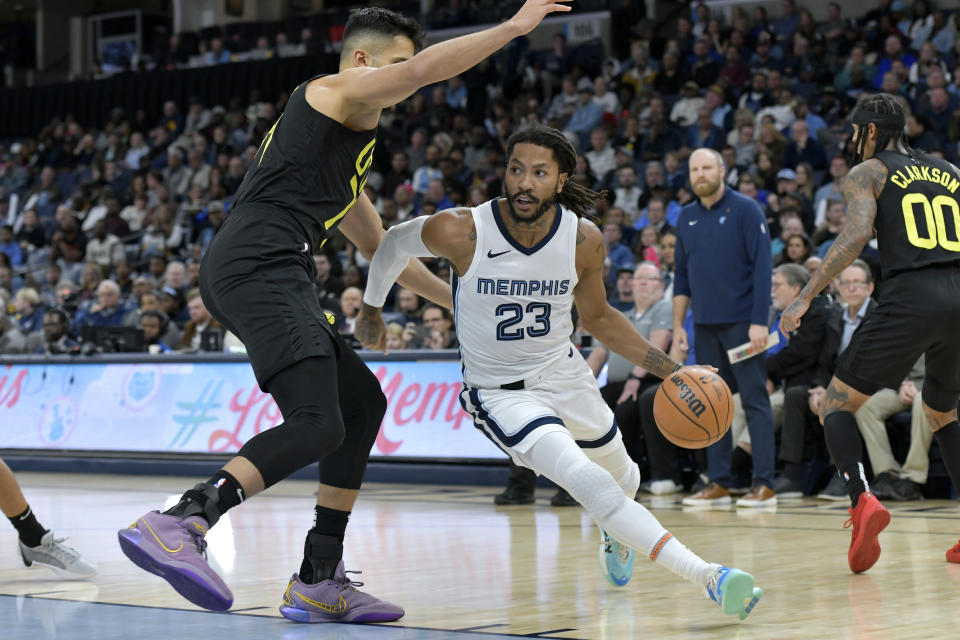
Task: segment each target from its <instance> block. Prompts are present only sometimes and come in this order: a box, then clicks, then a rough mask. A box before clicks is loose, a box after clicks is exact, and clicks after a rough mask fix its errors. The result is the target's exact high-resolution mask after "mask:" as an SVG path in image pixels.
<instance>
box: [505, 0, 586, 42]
mask: <svg viewBox="0 0 960 640" xmlns="http://www.w3.org/2000/svg"><path fill="white" fill-rule="evenodd" d="M571 1H572V0H560V2H554V0H527V1H526V2H525V3H523V6H522V7H520V10H519V11H517V13H516V15H514V16H513V18H511V21H512V22H513V23H514V24H515V25H517V27H518V28H519V29H520V34H521V35H524V34H527V33H530V32H531V31H533V28H534V27H536V26H537V25H538V24H540V21H541V20H543V19H544V18H545V17H546V16H547V15H549V14H551V13H553V12H555V11H560V12H566V11H570V6H569V4H568V3H569V2H571Z"/></svg>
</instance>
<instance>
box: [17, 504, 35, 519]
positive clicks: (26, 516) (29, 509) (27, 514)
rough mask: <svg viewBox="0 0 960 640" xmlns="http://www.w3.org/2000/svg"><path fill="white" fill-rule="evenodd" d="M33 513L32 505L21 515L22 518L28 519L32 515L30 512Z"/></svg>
mask: <svg viewBox="0 0 960 640" xmlns="http://www.w3.org/2000/svg"><path fill="white" fill-rule="evenodd" d="M31 513H33V511H31V508H30V507H27V512H26V513H25V514H23V515H22V516H20V520H26V519H27V518H29V517H30V514H31Z"/></svg>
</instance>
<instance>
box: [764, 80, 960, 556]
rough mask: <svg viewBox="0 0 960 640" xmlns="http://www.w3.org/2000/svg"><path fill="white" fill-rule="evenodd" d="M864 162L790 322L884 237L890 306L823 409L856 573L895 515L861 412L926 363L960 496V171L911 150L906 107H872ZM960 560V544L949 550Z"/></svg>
mask: <svg viewBox="0 0 960 640" xmlns="http://www.w3.org/2000/svg"><path fill="white" fill-rule="evenodd" d="M852 120H853V127H854V143H855V144H856V145H857V154H858V161H859V162H860V164H858V165H857V166H855V167H854V168H853V169H852V170H851V171H850V174H849V175H848V176H847V178H846V180H845V182H844V187H843V191H844V198H845V199H846V205H847V224H846V226H845V227H844V229H843V231H842V232H841V233H840V235H839V236H838V237H837V239H836V241H835V242H834V243H833V245H832V246H831V247H830V250H829V251H828V252H827V255H826V256H825V258H824V260H823V264H822V265H820V268H819V269H818V270H817V272H816V273H815V274H814V275H813V277H812V278H811V280H810V282H809V283H808V284H807V285H806V286H805V287H804V289H803V290H802V291H801V292H800V295H799V296H798V298H797V299H796V301H794V303H793V304H791V305H790V306H789V307H787V309H786V310H785V311H784V312H783V316H782V317H781V320H780V328H781V330H783V332H784V333H785V334H786V333H788V332H790V331H793V330H794V329H796V328H797V326H799V323H800V318H801V317H802V316H803V314H804V313H805V312H806V310H807V307H808V305H809V303H810V300H812V299H813V297H814V296H816V295H817V294H818V293H819V292H820V291H821V290H823V289H824V287H826V286H827V285H828V284H829V283H830V282H831V281H832V280H833V279H834V278H836V277H837V276H838V275H840V273H841V272H842V271H843V270H844V269H845V268H846V267H847V266H849V265H850V263H851V262H853V260H854V259H855V258H856V257H857V256H859V255H860V252H861V250H862V249H863V247H864V245H866V243H867V241H869V240H870V238H871V237H872V236H873V233H874V230H876V234H877V243H878V248H879V251H880V266H881V269H882V271H883V273H882V276H883V277H882V280H881V282H880V286H879V291H880V295H879V301H880V303H879V305H878V306H877V308H876V310H875V311H874V312H873V313H871V314H870V316H869V317H868V318H867V319H866V320H864V322H863V324H862V325H861V326H860V327H859V328H858V329H857V331H856V333H855V334H854V335H853V339H852V340H851V342H850V345H849V346H848V347H847V349H846V350H845V351H844V352H843V354H841V356H840V360H839V362H838V363H837V370H836V372H835V373H834V377H833V380H831V382H830V386H829V387H828V388H827V392H826V397H825V399H824V402H823V407H822V409H821V422H823V428H824V437H825V438H826V441H827V447H828V448H829V449H830V455H831V456H832V457H833V460H834V463H835V464H836V465H837V470H838V473H839V474H840V476H841V477H842V478H843V480H844V481H845V482H846V487H847V493H848V494H849V495H850V501H851V505H852V508H851V509H850V520H849V521H848V524H852V525H853V532H852V536H851V541H850V548H849V550H848V552H847V561H848V563H849V565H850V570H851V571H853V572H854V573H860V572H862V571H866V570H867V569H869V568H870V567H871V566H873V564H874V563H876V561H877V560H878V559H879V558H880V542H879V538H878V536H879V533H880V531H882V530H883V529H884V528H885V527H886V526H887V524H888V523H889V521H890V514H889V512H887V510H886V509H885V508H884V507H883V505H882V504H880V502H879V501H878V500H877V498H876V497H875V496H874V495H873V494H872V493H870V487H869V485H868V484H867V480H866V477H865V475H864V472H863V464H862V462H861V460H862V458H863V453H862V450H861V445H860V436H859V433H858V431H857V423H856V420H855V419H854V414H856V412H857V410H858V409H859V408H860V406H861V405H862V404H863V403H864V402H865V401H866V400H867V399H868V398H869V397H870V396H871V395H872V394H873V393H875V392H876V391H878V390H879V389H880V388H881V387H888V388H892V389H896V388H897V387H899V386H900V383H901V382H902V381H903V379H904V377H905V376H906V374H907V372H908V371H909V370H910V367H911V366H912V365H913V363H914V362H916V361H917V359H918V358H919V357H920V355H921V354H924V355H926V374H925V377H924V382H923V408H924V411H925V413H926V415H927V418H928V419H929V422H930V425H931V427H932V429H933V431H934V437H936V439H937V442H938V443H939V445H940V450H941V452H942V453H943V459H944V462H945V463H946V466H947V469H948V471H949V473H950V477H951V478H952V480H953V483H954V485H955V486H960V485H958V482H960V426H958V424H957V400H958V399H960V365H958V363H960V332H958V331H957V327H958V326H960V237H958V234H960V170H958V169H957V168H956V167H954V166H953V165H952V164H950V163H949V162H946V161H944V160H942V159H940V158H937V157H934V156H931V155H929V154H927V153H924V152H922V151H917V150H914V149H911V148H910V147H909V146H908V145H907V143H906V140H905V139H904V135H903V127H904V121H905V112H904V108H903V105H902V104H901V102H900V98H896V97H894V96H891V95H889V94H886V93H880V94H876V95H874V96H870V97H868V98H866V99H864V100H863V101H862V102H861V104H860V105H859V106H858V107H857V109H856V110H855V111H854V114H853V116H852ZM947 560H949V561H950V562H960V545H955V546H954V547H953V548H952V549H950V550H949V551H947Z"/></svg>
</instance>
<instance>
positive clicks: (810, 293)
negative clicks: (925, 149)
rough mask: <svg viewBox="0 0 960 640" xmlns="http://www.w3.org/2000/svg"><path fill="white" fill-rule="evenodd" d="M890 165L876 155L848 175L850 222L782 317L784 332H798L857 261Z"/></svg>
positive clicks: (846, 195)
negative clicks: (818, 299) (828, 289)
mask: <svg viewBox="0 0 960 640" xmlns="http://www.w3.org/2000/svg"><path fill="white" fill-rule="evenodd" d="M886 179H887V168H886V166H884V164H883V163H882V162H881V161H879V160H877V159H876V158H871V159H869V160H867V161H865V162H861V163H860V164H858V165H857V166H855V167H854V168H853V169H851V170H850V173H849V174H847V178H846V180H844V183H843V198H844V200H845V201H846V204H847V224H846V226H844V227H843V230H842V231H841V232H840V235H839V236H837V239H836V240H834V241H833V244H832V245H830V249H829V250H828V251H827V255H826V256H824V258H823V262H822V263H821V264H820V267H819V268H818V269H817V271H816V273H814V274H813V276H812V277H811V278H810V282H808V283H807V285H806V286H805V287H804V288H803V289H802V290H801V291H800V295H798V296H797V299H796V300H794V301H793V302H792V303H791V304H790V306H788V307H787V308H786V309H784V311H783V314H782V315H781V316H780V331H782V332H783V333H784V334H787V333H790V332H791V331H796V329H797V327H799V326H800V318H802V317H803V314H804V313H806V312H807V309H808V308H809V307H810V301H811V300H813V298H814V297H815V296H817V295H818V294H819V293H820V292H821V291H823V290H824V289H825V288H826V287H827V285H828V284H830V283H831V282H833V280H834V278H836V277H837V276H839V275H840V274H841V273H842V272H843V270H844V269H846V268H847V267H849V266H850V264H851V263H852V262H853V261H854V260H856V259H857V258H858V257H859V256H860V253H861V252H862V251H863V248H864V247H865V246H866V244H867V243H868V242H869V241H870V238H872V237H873V222H874V220H875V219H876V217H877V196H878V195H879V194H880V192H881V191H883V183H884V182H885V181H886Z"/></svg>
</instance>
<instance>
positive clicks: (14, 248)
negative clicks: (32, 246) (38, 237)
mask: <svg viewBox="0 0 960 640" xmlns="http://www.w3.org/2000/svg"><path fill="white" fill-rule="evenodd" d="M0 253H5V254H7V257H8V258H10V264H12V265H21V264H23V251H21V249H20V243H18V242H17V241H16V240H14V239H13V227H11V226H10V225H8V224H5V225H3V226H2V227H0Z"/></svg>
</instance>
